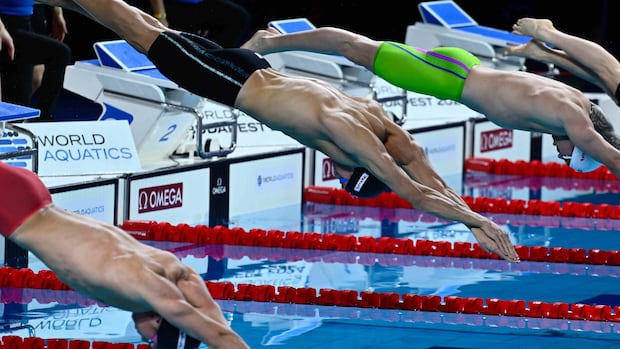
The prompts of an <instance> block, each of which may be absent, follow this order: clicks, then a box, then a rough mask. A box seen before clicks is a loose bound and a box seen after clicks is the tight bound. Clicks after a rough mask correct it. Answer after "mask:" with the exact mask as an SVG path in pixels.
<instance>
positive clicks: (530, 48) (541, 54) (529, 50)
mask: <svg viewBox="0 0 620 349" xmlns="http://www.w3.org/2000/svg"><path fill="white" fill-rule="evenodd" d="M548 51H549V47H547V46H545V44H543V43H542V42H540V41H538V40H530V41H529V42H527V43H525V44H521V45H517V46H513V47H510V48H508V49H507V50H506V51H504V56H518V57H525V58H531V59H542V58H545V56H546V53H547V52H548Z"/></svg>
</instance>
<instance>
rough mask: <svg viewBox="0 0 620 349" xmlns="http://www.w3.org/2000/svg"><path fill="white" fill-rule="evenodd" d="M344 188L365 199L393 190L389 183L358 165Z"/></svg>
mask: <svg viewBox="0 0 620 349" xmlns="http://www.w3.org/2000/svg"><path fill="white" fill-rule="evenodd" d="M344 190H346V191H347V192H349V194H351V195H353V196H357V197H358V198H364V199H367V198H374V197H376V196H379V194H381V193H383V192H389V191H391V190H390V188H388V186H387V185H385V184H383V182H381V181H380V180H379V179H377V177H375V176H373V175H372V174H371V173H370V172H368V171H367V170H366V169H365V168H362V167H356V168H355V169H354V170H353V174H352V175H351V178H349V180H348V181H347V184H346V185H345V186H344Z"/></svg>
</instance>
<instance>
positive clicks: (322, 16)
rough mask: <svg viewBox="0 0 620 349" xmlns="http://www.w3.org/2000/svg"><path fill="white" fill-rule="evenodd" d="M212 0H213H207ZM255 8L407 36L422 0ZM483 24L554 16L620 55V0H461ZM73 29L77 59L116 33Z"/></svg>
mask: <svg viewBox="0 0 620 349" xmlns="http://www.w3.org/2000/svg"><path fill="white" fill-rule="evenodd" d="M207 1H208V0H207ZM235 1H236V2H237V3H238V4H241V5H243V6H245V8H246V9H247V10H248V11H249V12H250V13H251V14H252V18H253V28H252V31H251V32H250V33H248V37H249V35H251V34H252V33H253V32H254V31H255V30H256V29H261V28H264V27H265V26H266V24H267V22H269V21H270V20H273V19H285V18H293V17H307V18H308V19H310V21H311V22H313V23H314V24H315V25H317V26H325V25H330V26H337V27H341V28H345V29H348V30H352V31H355V32H358V33H360V34H364V35H367V36H369V37H371V38H373V39H377V40H393V41H404V40H405V32H406V28H407V26H408V25H410V24H414V23H415V22H417V21H421V18H420V14H419V12H418V9H417V4H418V3H419V2H420V1H407V0H381V1H373V2H370V3H369V2H367V1H363V2H362V1H346V0H288V1H283V0H235ZM456 3H457V4H458V5H459V6H461V7H462V8H463V9H464V10H465V11H466V12H467V13H469V14H470V15H471V16H472V17H473V18H474V19H475V20H476V21H477V22H478V23H479V24H480V25H485V26H490V27H494V28H498V29H504V30H511V26H512V24H513V23H514V22H515V21H516V20H517V19H519V18H520V17H526V16H527V17H538V18H549V19H551V20H552V21H553V22H554V24H555V26H556V27H557V28H558V29H560V30H562V31H564V32H567V33H570V34H573V35H577V36H580V37H583V38H585V39H588V40H592V41H595V42H597V43H599V44H601V45H602V46H603V47H605V48H606V49H608V50H609V51H610V52H612V54H614V55H615V56H616V57H620V24H618V22H619V21H620V18H619V17H615V16H616V15H620V1H618V0H589V1H581V2H578V3H577V4H574V3H573V4H571V3H572V2H569V1H556V0H536V1H534V0H457V1H456ZM65 18H66V19H67V25H68V29H69V34H68V36H67V38H66V40H65V41H66V43H67V44H69V45H70V46H71V48H72V50H73V54H74V60H83V59H91V58H94V51H93V49H92V44H93V43H94V42H96V41H101V40H108V39H116V38H117V36H116V35H115V34H114V33H112V32H111V31H109V30H107V29H106V28H104V27H102V26H101V25H99V24H97V23H96V22H93V21H92V20H90V19H87V18H86V17H84V16H82V15H79V14H77V13H73V12H71V11H65Z"/></svg>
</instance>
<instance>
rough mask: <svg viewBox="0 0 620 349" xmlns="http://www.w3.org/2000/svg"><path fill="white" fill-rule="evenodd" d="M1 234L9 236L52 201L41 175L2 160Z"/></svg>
mask: <svg viewBox="0 0 620 349" xmlns="http://www.w3.org/2000/svg"><path fill="white" fill-rule="evenodd" d="M0 188H2V193H1V195H0V234H2V235H4V237H9V236H11V234H13V232H14V231H15V230H17V228H19V226H20V225H21V224H22V223H24V221H26V219H28V217H30V216H31V215H33V214H34V213H36V212H38V211H39V210H40V209H42V208H43V207H45V206H47V205H49V204H50V203H52V197H51V195H50V192H49V190H48V189H47V187H46V186H45V185H44V184H43V182H41V180H40V179H39V177H38V176H37V175H36V174H34V173H32V172H30V171H29V170H26V169H23V168H17V167H15V166H10V165H7V164H5V163H3V162H0Z"/></svg>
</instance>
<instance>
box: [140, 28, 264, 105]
mask: <svg viewBox="0 0 620 349" xmlns="http://www.w3.org/2000/svg"><path fill="white" fill-rule="evenodd" d="M148 57H149V59H150V60H151V61H152V62H153V63H154V64H155V66H156V67H157V69H158V70H159V71H160V72H161V73H162V74H164V75H165V76H166V77H167V78H168V79H170V80H172V81H173V82H175V83H177V84H178V85H179V86H180V87H182V88H184V89H186V90H188V91H190V92H192V93H194V94H196V95H198V96H201V97H204V98H207V99H210V100H212V101H215V102H219V103H222V104H224V105H227V106H230V107H234V104H235V100H236V99H237V94H238V93H239V90H240V89H241V87H242V86H243V84H244V83H245V81H246V80H247V79H248V78H249V77H250V75H251V74H252V73H253V72H254V71H256V70H259V69H265V68H269V67H271V65H270V64H269V62H267V60H265V59H264V58H263V57H262V56H261V55H259V54H258V53H256V52H253V51H251V50H247V49H242V48H223V47H221V46H220V45H218V44H216V43H214V42H213V41H211V40H208V39H206V38H204V37H201V36H198V35H194V34H190V33H182V34H176V33H173V32H163V33H161V34H160V35H159V36H158V37H157V39H155V41H154V42H153V45H151V48H150V49H149V52H148Z"/></svg>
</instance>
